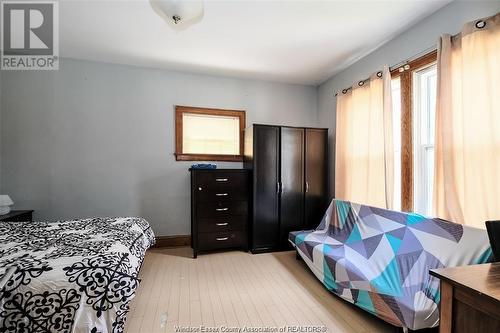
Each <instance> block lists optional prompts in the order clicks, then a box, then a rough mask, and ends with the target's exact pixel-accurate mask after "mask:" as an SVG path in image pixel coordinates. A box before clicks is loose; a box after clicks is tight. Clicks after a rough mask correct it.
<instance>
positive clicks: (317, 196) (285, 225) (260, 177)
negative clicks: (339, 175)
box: [244, 125, 328, 253]
mask: <svg viewBox="0 0 500 333" xmlns="http://www.w3.org/2000/svg"><path fill="white" fill-rule="evenodd" d="M327 154H328V130H327V129H323V128H303V127H285V126H270V125H253V126H252V127H249V128H247V129H246V130H245V160H244V166H245V169H249V170H251V171H252V193H253V195H252V200H251V202H252V208H251V212H252V217H251V223H250V230H249V231H250V233H249V234H250V248H251V250H252V252H254V253H258V252H266V251H273V250H281V249H286V248H288V246H289V244H288V233H289V232H290V231H296V230H305V229H314V228H316V227H317V226H318V224H319V222H320V221H321V218H322V217H323V214H324V212H325V209H326V204H327V163H328V158H327Z"/></svg>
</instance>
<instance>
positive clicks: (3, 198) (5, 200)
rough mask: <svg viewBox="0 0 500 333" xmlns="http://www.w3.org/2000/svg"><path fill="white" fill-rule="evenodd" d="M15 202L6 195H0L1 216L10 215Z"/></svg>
mask: <svg viewBox="0 0 500 333" xmlns="http://www.w3.org/2000/svg"><path fill="white" fill-rule="evenodd" d="M13 204H14V202H13V201H12V199H11V198H10V197H9V196H8V195H6V194H1V195H0V215H5V214H9V212H10V206H12V205H13Z"/></svg>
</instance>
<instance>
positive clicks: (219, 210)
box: [215, 208, 229, 212]
mask: <svg viewBox="0 0 500 333" xmlns="http://www.w3.org/2000/svg"><path fill="white" fill-rule="evenodd" d="M215 210H216V211H218V212H225V211H226V210H229V208H215Z"/></svg>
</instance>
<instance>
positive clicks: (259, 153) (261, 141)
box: [252, 125, 280, 252]
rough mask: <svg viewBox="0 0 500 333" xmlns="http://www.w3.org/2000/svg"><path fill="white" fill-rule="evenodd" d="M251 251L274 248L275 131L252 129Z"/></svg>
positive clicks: (276, 225)
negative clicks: (252, 195) (252, 193)
mask: <svg viewBox="0 0 500 333" xmlns="http://www.w3.org/2000/svg"><path fill="white" fill-rule="evenodd" d="M253 139H254V152H253V153H254V155H253V156H254V170H253V172H254V175H253V186H254V189H253V192H254V198H253V205H254V206H253V227H252V251H253V252H259V251H266V250H270V249H274V248H276V247H277V246H278V237H279V199H278V182H279V140H280V137H279V127H275V126H259V125H255V126H254V132H253Z"/></svg>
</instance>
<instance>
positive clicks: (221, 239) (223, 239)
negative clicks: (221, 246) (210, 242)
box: [215, 237, 229, 242]
mask: <svg viewBox="0 0 500 333" xmlns="http://www.w3.org/2000/svg"><path fill="white" fill-rule="evenodd" d="M228 239H229V237H217V238H216V239H215V240H216V241H219V242H223V241H227V240H228Z"/></svg>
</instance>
